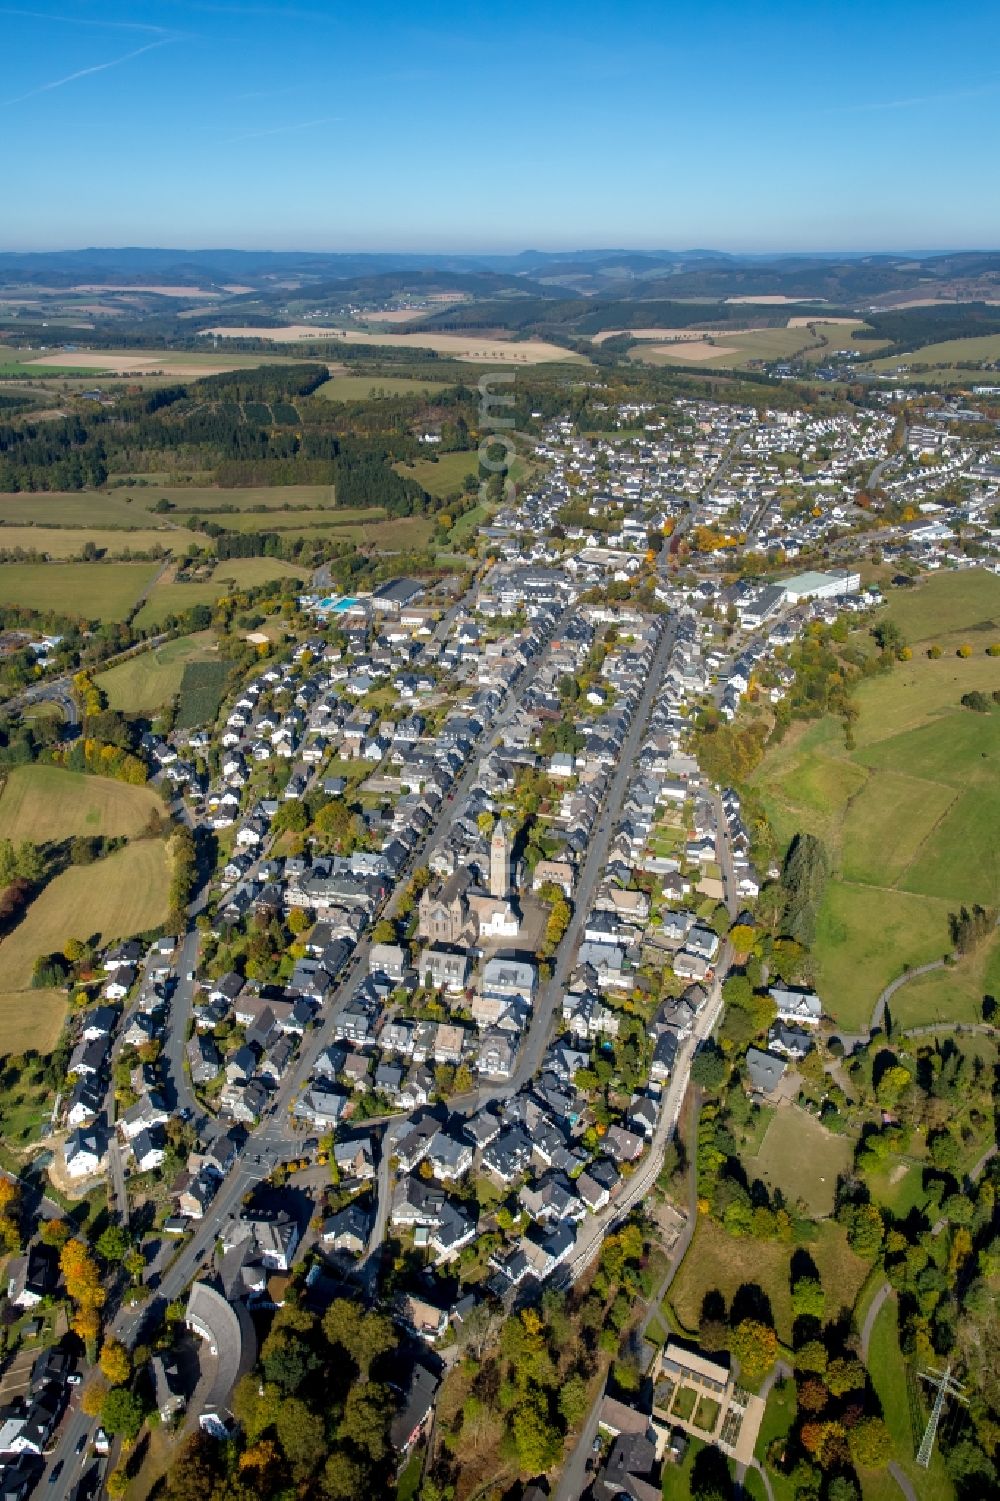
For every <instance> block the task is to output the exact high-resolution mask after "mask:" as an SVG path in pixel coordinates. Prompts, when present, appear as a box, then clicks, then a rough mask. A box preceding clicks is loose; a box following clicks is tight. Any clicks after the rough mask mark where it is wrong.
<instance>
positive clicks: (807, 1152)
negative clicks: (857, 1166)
mask: <svg viewBox="0 0 1000 1501" xmlns="http://www.w3.org/2000/svg"><path fill="white" fill-rule="evenodd" d="M852 1158H853V1152H852V1150H851V1144H850V1142H848V1141H847V1140H846V1139H845V1138H844V1137H842V1136H835V1135H834V1134H833V1133H832V1132H831V1131H828V1130H827V1129H826V1127H825V1126H821V1125H820V1123H819V1121H817V1120H816V1119H815V1117H814V1116H811V1115H809V1114H807V1113H806V1111H804V1110H801V1109H800V1108H799V1107H798V1105H794V1104H784V1105H781V1106H779V1107H778V1109H777V1110H776V1111H775V1113H774V1115H773V1116H772V1118H771V1122H770V1124H769V1125H768V1128H767V1130H766V1132H765V1133H764V1140H763V1141H762V1142H761V1145H760V1148H759V1150H758V1152H757V1154H756V1156H753V1157H744V1158H743V1163H744V1166H745V1167H746V1170H747V1174H748V1176H749V1177H750V1178H754V1177H757V1178H763V1180H764V1182H765V1183H768V1184H770V1186H771V1187H772V1188H780V1189H781V1192H782V1193H783V1194H784V1196H785V1198H786V1199H787V1200H788V1202H789V1204H797V1203H799V1202H800V1201H801V1202H802V1204H803V1205H804V1206H805V1209H806V1212H807V1213H808V1215H809V1217H810V1219H822V1218H825V1217H826V1216H827V1215H830V1214H832V1213H833V1208H834V1200H835V1197H836V1189H837V1178H838V1176H839V1175H840V1174H841V1173H845V1172H846V1171H847V1170H848V1168H849V1167H850V1165H851V1161H852Z"/></svg>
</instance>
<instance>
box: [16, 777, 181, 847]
mask: <svg viewBox="0 0 1000 1501" xmlns="http://www.w3.org/2000/svg"><path fill="white" fill-rule="evenodd" d="M162 811H163V804H162V802H161V801H160V798H159V796H158V795H157V793H156V792H154V791H153V789H152V788H151V787H130V786H129V785H128V784H127V783H126V782H116V781H114V780H113V779H112V778H111V777H94V776H89V775H86V774H84V773H83V772H82V771H66V770H64V768H63V767H61V766H15V767H14V768H13V769H12V770H11V771H10V772H8V774H7V777H6V780H5V781H4V783H3V788H2V791H0V839H12V840H13V841H14V843H15V844H17V843H18V842H19V841H20V840H22V839H30V840H32V841H33V842H34V843H35V844H44V843H45V842H46V841H48V840H59V839H71V838H72V837H73V836H74V835H75V834H106V835H108V836H109V837H112V838H114V837H117V836H119V835H125V836H126V838H131V837H132V835H134V834H138V833H139V831H140V829H142V828H144V827H145V825H146V824H147V823H148V822H149V815H150V814H151V813H154V812H160V813H162Z"/></svg>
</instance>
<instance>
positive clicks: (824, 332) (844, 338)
mask: <svg viewBox="0 0 1000 1501" xmlns="http://www.w3.org/2000/svg"><path fill="white" fill-rule="evenodd" d="M788 326H789V328H795V327H799V326H800V324H799V320H798V319H797V318H792V319H790V320H789V324H788ZM867 327H868V325H867V324H864V323H862V322H861V321H860V319H859V320H858V321H857V322H851V321H850V320H848V321H846V322H844V321H841V320H840V319H837V320H835V321H832V322H829V323H827V322H824V321H823V320H822V319H816V320H815V321H814V322H813V321H810V324H809V327H808V330H807V331H808V332H813V331H815V334H816V337H817V338H821V339H823V340H825V343H824V344H823V345H822V346H821V348H819V349H805V350H803V351H802V356H801V357H802V359H804V360H807V361H809V362H810V363H811V364H822V363H823V362H824V361H825V360H827V359H829V357H830V355H831V354H836V353H838V352H839V351H842V350H846V351H849V352H850V351H853V352H855V353H857V354H859V355H862V356H868V357H869V358H870V357H871V356H872V355H874V354H875V353H876V351H877V350H879V349H882V348H884V347H885V341H884V340H883V339H878V338H876V337H875V333H874V330H872V329H869V333H870V335H871V337H870V338H865V337H864V336H862V337H861V338H855V337H854V334H855V332H856V331H858V330H861V329H864V328H867Z"/></svg>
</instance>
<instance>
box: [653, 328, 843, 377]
mask: <svg viewBox="0 0 1000 1501" xmlns="http://www.w3.org/2000/svg"><path fill="white" fill-rule="evenodd" d="M709 339H710V340H711V341H712V342H711V344H709V343H708V340H709ZM813 343H815V338H814V336H813V334H812V332H811V330H810V329H808V328H754V329H749V330H748V331H746V332H745V333H733V334H730V333H727V332H726V331H725V329H709V330H706V338H705V339H699V340H696V341H695V340H692V341H690V342H687V341H678V342H677V343H674V344H644V345H643V346H642V347H641V348H640V349H638V350H633V351H632V353H631V356H630V358H632V359H633V360H639V361H641V362H643V363H649V364H652V365H681V366H689V365H690V366H696V367H697V366H707V367H710V368H711V367H713V366H719V367H721V368H724V369H727V370H743V369H746V367H747V366H748V365H751V364H753V363H754V362H755V361H759V360H782V359H791V358H792V357H793V356H794V355H797V354H799V353H801V351H802V350H804V349H805V348H807V346H808V345H810V344H813Z"/></svg>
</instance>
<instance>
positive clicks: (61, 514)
mask: <svg viewBox="0 0 1000 1501" xmlns="http://www.w3.org/2000/svg"><path fill="white" fill-rule="evenodd" d="M129 493H130V492H128V491H107V490H36V491H32V492H30V493H29V492H28V491H25V490H21V491H18V493H17V494H16V495H10V494H4V495H0V517H2V518H3V522H4V525H5V526H30V525H31V524H32V523H33V522H37V523H41V524H42V525H43V526H46V527H49V526H70V527H87V526H93V527H108V528H110V527H116V526H122V527H129V526H139V527H141V526H149V525H150V522H149V521H148V518H147V516H146V514H145V512H146V507H147V505H152V504H153V502H154V501H155V500H157V499H159V496H158V495H148V497H147V495H144V494H143V492H141V491H137V492H136V496H135V500H134V501H133V502H132V503H131V504H130V503H129V501H128V499H127V498H126V497H127V495H128V494H129Z"/></svg>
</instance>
